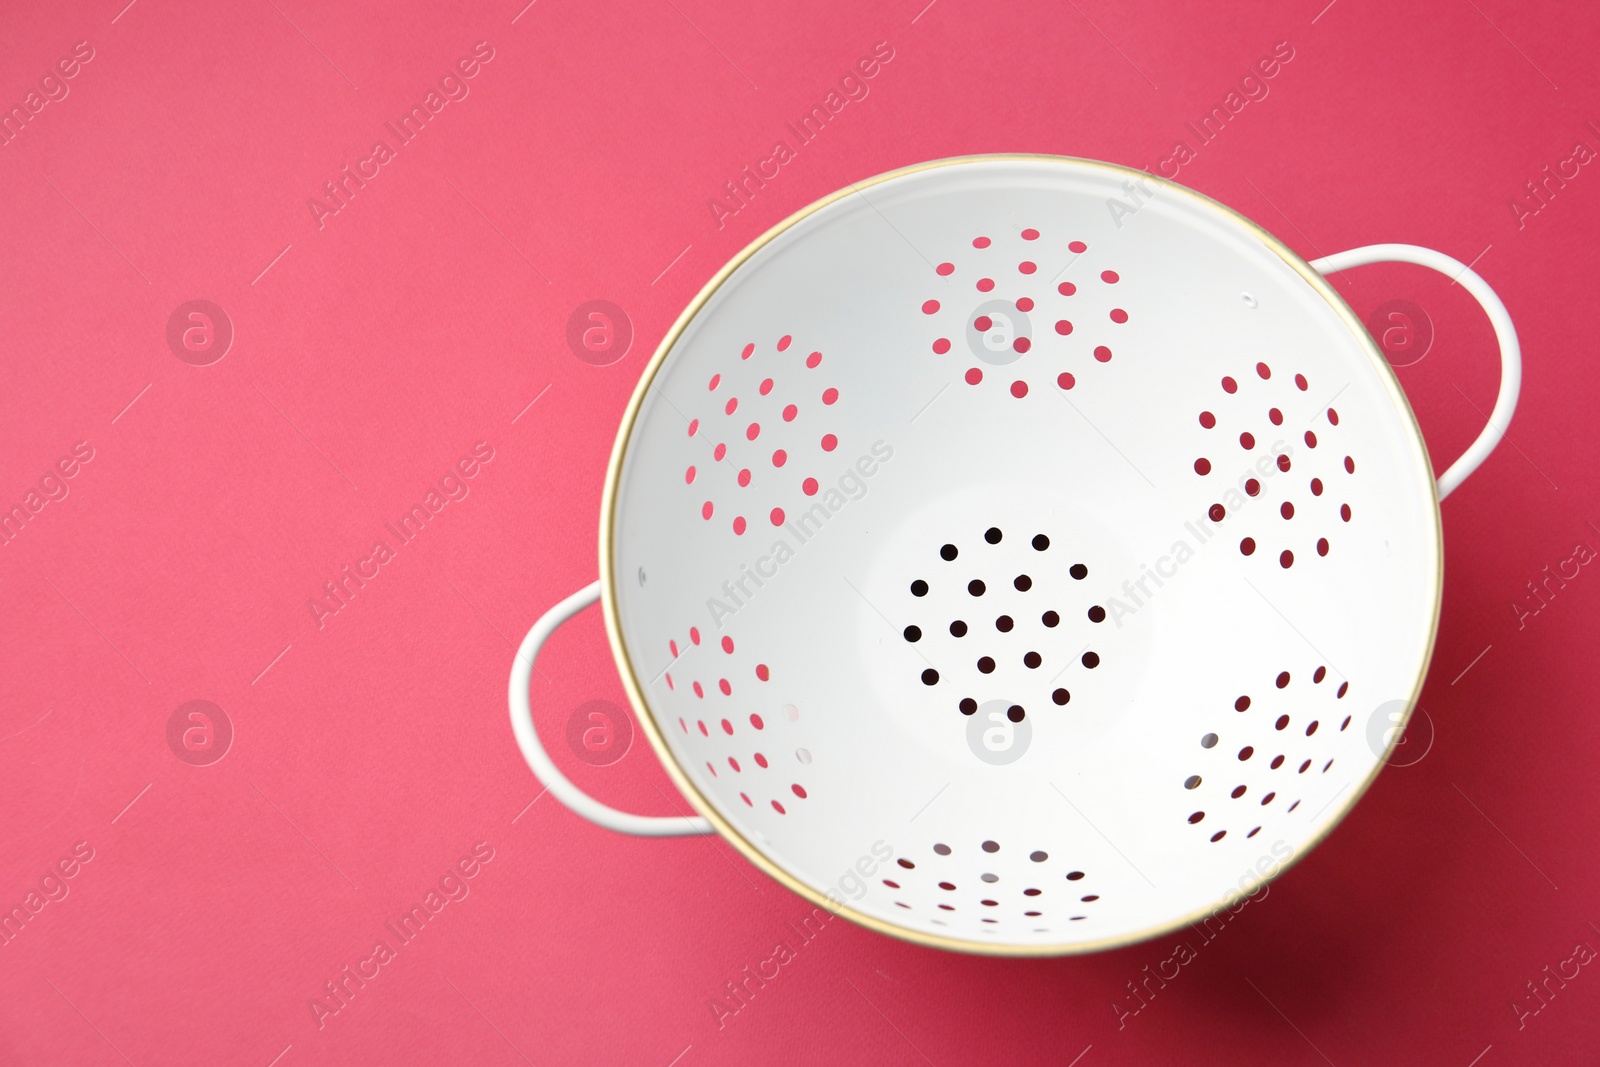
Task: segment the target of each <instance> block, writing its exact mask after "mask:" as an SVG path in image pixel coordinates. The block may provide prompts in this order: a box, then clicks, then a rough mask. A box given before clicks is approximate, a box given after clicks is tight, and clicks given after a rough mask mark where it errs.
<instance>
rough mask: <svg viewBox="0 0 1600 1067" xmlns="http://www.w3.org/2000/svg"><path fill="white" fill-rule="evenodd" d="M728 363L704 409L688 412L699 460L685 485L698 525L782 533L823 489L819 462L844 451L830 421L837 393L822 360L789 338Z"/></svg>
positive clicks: (710, 387)
mask: <svg viewBox="0 0 1600 1067" xmlns="http://www.w3.org/2000/svg"><path fill="white" fill-rule="evenodd" d="M735 354H737V357H738V358H737V359H734V356H735ZM727 363H728V367H727V369H726V370H723V371H719V372H718V373H716V374H713V375H711V377H710V379H709V380H708V381H707V382H706V392H705V400H704V402H703V403H701V404H699V405H695V407H694V410H693V411H692V412H685V414H688V415H690V416H692V417H691V418H690V419H689V425H688V434H689V436H690V437H691V438H693V439H694V442H695V444H696V445H697V446H698V451H699V453H700V454H699V455H698V457H697V458H695V460H694V462H692V463H690V464H688V466H687V467H686V468H685V469H684V471H683V484H684V486H685V490H686V492H687V494H688V496H689V498H690V501H691V503H692V505H693V506H694V507H695V508H696V509H698V511H699V513H700V517H701V519H703V520H704V521H705V522H706V523H709V524H718V526H719V528H721V529H726V530H731V531H732V532H733V534H734V535H735V536H740V537H742V536H743V535H744V533H745V531H746V530H748V529H749V528H750V525H751V524H752V523H761V524H763V525H768V524H770V525H771V526H782V525H783V524H784V523H785V522H786V521H788V514H789V512H790V511H793V510H794V509H795V508H796V507H797V506H799V507H803V506H804V501H805V500H806V498H808V497H814V496H816V495H817V493H818V492H819V490H820V489H821V486H822V483H821V482H820V481H819V480H818V478H817V475H818V474H819V473H821V470H822V463H821V461H822V457H823V456H824V454H826V453H829V452H832V451H834V450H835V449H836V448H838V447H839V438H838V435H837V434H836V433H835V432H833V429H834V428H836V421H835V420H833V419H831V418H829V415H830V414H831V412H830V409H831V408H832V407H833V405H834V404H836V403H838V401H839V390H838V389H837V388H836V387H835V386H833V385H832V384H830V383H829V381H828V373H827V371H826V369H825V368H824V360H823V355H822V353H821V352H818V351H811V352H806V351H805V350H804V348H803V347H801V346H796V345H795V344H794V338H793V337H792V336H791V335H789V334H784V335H783V336H782V337H780V338H778V340H777V342H776V344H771V345H766V346H758V345H757V344H756V343H755V342H754V341H752V342H749V343H747V344H745V346H744V347H743V348H742V349H740V350H739V351H738V352H737V353H733V352H730V353H729V354H728V360H727Z"/></svg>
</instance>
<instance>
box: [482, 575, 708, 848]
mask: <svg viewBox="0 0 1600 1067" xmlns="http://www.w3.org/2000/svg"><path fill="white" fill-rule="evenodd" d="M599 599H600V583H599V582H593V583H591V584H589V585H586V586H584V587H583V588H582V589H580V590H578V591H577V592H576V593H573V594H572V595H571V596H569V597H567V598H566V599H565V600H563V601H561V602H560V603H559V604H557V605H556V606H555V607H553V608H551V609H550V610H549V611H547V612H545V613H544V614H543V615H542V616H540V618H539V621H538V622H536V623H534V624H533V629H531V630H529V631H528V636H526V637H524V638H523V639H522V645H521V647H519V648H518V649H517V655H516V657H515V658H514V659H513V660H512V661H511V681H510V684H509V689H508V698H509V701H510V704H511V732H512V733H514V734H515V735H516V737H517V747H519V748H521V749H522V758H523V759H525V760H527V761H528V766H529V767H530V768H531V769H532V770H533V773H534V774H536V775H538V776H539V780H540V781H541V782H543V783H544V784H545V787H546V788H548V789H549V790H550V792H551V793H552V794H553V795H554V796H555V798H556V799H557V800H559V801H561V803H563V804H565V805H566V806H567V807H568V808H569V809H571V810H572V812H573V813H574V814H577V815H581V816H583V817H584V818H585V819H588V820H589V821H590V822H592V823H594V824H595V825H596V826H603V827H605V828H606V829H607V830H615V831H617V832H618V833H620V834H633V835H634V836H636V837H683V836H687V835H690V834H709V833H711V832H712V827H711V823H710V822H709V821H707V820H706V819H705V818H704V817H702V816H699V815H670V816H660V817H658V816H653V815H632V814H630V813H628V812H626V811H618V810H617V809H616V808H613V807H610V806H608V805H605V804H602V803H600V802H599V801H598V800H596V799H594V798H593V797H591V796H590V795H589V794H587V793H585V792H584V791H583V790H581V789H579V788H578V787H577V786H575V785H573V784H572V782H571V781H570V780H568V778H567V776H566V775H564V774H562V773H561V770H560V768H558V767H557V766H556V765H555V763H554V762H553V761H552V760H551V759H550V754H549V753H548V752H546V751H545V750H544V745H542V744H540V743H539V731H538V730H537V729H536V728H535V727H534V725H533V708H532V706H531V705H530V698H529V696H528V684H529V682H530V681H531V680H532V678H533V661H534V659H535V658H536V657H537V656H538V655H539V650H540V649H541V648H543V647H544V643H545V642H546V641H548V640H549V639H550V635H551V634H553V633H555V631H556V627H558V626H560V625H561V624H562V623H564V622H566V621H567V620H568V619H570V618H572V617H573V616H574V615H576V614H577V613H578V612H580V611H582V610H583V609H584V608H586V607H588V606H589V605H590V604H593V603H594V602H595V601H597V600H599Z"/></svg>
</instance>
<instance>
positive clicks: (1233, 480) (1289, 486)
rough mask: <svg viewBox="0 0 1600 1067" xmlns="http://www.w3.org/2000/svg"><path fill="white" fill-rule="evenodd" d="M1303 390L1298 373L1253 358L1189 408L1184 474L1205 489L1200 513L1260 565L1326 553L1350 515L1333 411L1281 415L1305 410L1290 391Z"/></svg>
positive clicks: (1345, 456)
mask: <svg viewBox="0 0 1600 1067" xmlns="http://www.w3.org/2000/svg"><path fill="white" fill-rule="evenodd" d="M1291 381H1292V385H1291ZM1310 388H1311V383H1310V382H1309V381H1308V380H1307V379H1306V376H1305V375H1304V374H1295V375H1294V376H1293V378H1292V380H1285V379H1283V378H1281V377H1280V378H1275V377H1274V376H1273V370H1272V368H1271V367H1270V366H1269V365H1268V364H1266V363H1264V362H1262V363H1257V364H1256V365H1255V367H1254V369H1253V370H1251V371H1250V372H1249V373H1247V374H1240V375H1237V376H1235V375H1231V374H1230V375H1225V376H1224V377H1223V378H1222V379H1221V380H1220V381H1219V382H1218V383H1217V387H1216V392H1215V393H1214V394H1213V395H1212V396H1211V398H1210V399H1209V400H1208V402H1207V406H1206V407H1205V409H1204V410H1202V411H1201V412H1200V413H1199V415H1198V419H1197V421H1198V422H1199V425H1200V430H1201V437H1200V441H1199V446H1198V447H1199V451H1200V454H1199V455H1198V456H1197V457H1196V458H1195V460H1194V472H1195V474H1196V475H1198V476H1199V477H1200V478H1202V479H1205V481H1206V484H1207V487H1208V488H1209V489H1211V490H1212V491H1213V503H1212V504H1211V505H1210V506H1209V508H1208V509H1207V517H1208V518H1209V519H1210V520H1211V522H1213V523H1216V524H1219V525H1221V524H1226V525H1227V526H1228V527H1229V533H1230V534H1231V535H1232V536H1233V537H1235V538H1236V541H1235V543H1236V544H1237V546H1238V551H1239V553H1240V554H1241V555H1243V556H1247V557H1251V558H1252V559H1253V560H1259V561H1261V562H1262V565H1263V566H1267V565H1271V564H1276V566H1277V567H1279V568H1282V569H1284V570H1288V569H1289V568H1291V567H1293V566H1294V565H1295V563H1296V562H1299V561H1306V560H1315V559H1319V558H1322V557H1326V556H1328V555H1329V554H1330V553H1332V552H1334V551H1335V550H1336V547H1337V545H1338V544H1339V535H1340V532H1341V531H1342V529H1343V527H1344V525H1345V524H1346V523H1349V522H1350V521H1351V520H1352V518H1353V517H1354V515H1353V512H1352V511H1351V508H1350V504H1349V503H1348V501H1347V499H1346V497H1345V491H1346V490H1347V488H1348V485H1349V479H1351V478H1353V477H1354V476H1355V473H1356V461H1355V457H1354V456H1352V455H1350V454H1349V452H1348V451H1346V450H1345V449H1343V448H1341V447H1340V438H1341V436H1342V435H1341V434H1340V432H1339V428H1338V427H1339V412H1338V409H1337V408H1335V407H1332V406H1329V407H1327V408H1323V409H1320V410H1318V411H1317V414H1316V415H1315V416H1314V417H1313V418H1311V419H1310V420H1306V419H1304V418H1303V417H1302V418H1300V419H1298V420H1291V417H1290V416H1287V415H1285V412H1284V409H1285V408H1289V409H1291V410H1293V411H1302V412H1303V411H1305V410H1306V405H1305V404H1303V403H1300V402H1299V400H1300V397H1299V396H1298V394H1304V393H1307V392H1309V390H1310ZM1296 423H1298V424H1296ZM1280 442H1281V444H1282V447H1275V446H1277V445H1278V444H1279V443H1280Z"/></svg>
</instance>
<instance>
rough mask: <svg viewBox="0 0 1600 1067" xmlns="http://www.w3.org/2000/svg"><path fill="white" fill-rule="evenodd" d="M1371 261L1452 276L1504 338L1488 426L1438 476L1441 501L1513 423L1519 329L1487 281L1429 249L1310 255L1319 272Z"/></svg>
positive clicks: (1374, 248)
mask: <svg viewBox="0 0 1600 1067" xmlns="http://www.w3.org/2000/svg"><path fill="white" fill-rule="evenodd" d="M1372 263H1412V264H1415V265H1416V266H1419V267H1428V268H1431V269H1433V270H1436V271H1438V272H1439V273H1440V274H1448V275H1450V277H1451V278H1452V279H1453V280H1454V281H1456V282H1458V283H1460V285H1461V287H1462V288H1463V289H1465V290H1466V291H1467V292H1468V293H1469V294H1470V295H1471V296H1472V298H1473V299H1475V300H1476V301H1477V302H1478V304H1479V305H1480V306H1481V307H1482V308H1483V310H1484V314H1486V315H1488V316H1489V325H1490V326H1492V327H1494V336H1495V340H1496V341H1498V342H1499V343H1500V395H1499V396H1498V397H1496V398H1495V402H1494V410H1493V411H1491V412H1489V422H1488V425H1486V426H1485V427H1484V428H1483V432H1482V433H1480V434H1478V439H1477V440H1475V441H1473V442H1472V444H1471V445H1469V446H1468V447H1467V450H1466V451H1465V452H1463V453H1462V454H1461V458H1460V459H1458V460H1456V461H1455V462H1454V463H1452V464H1450V466H1449V467H1448V468H1446V470H1445V472H1444V473H1443V474H1441V475H1440V476H1439V499H1440V500H1443V499H1444V498H1445V497H1447V496H1449V495H1450V494H1451V493H1452V492H1454V491H1455V488H1456V487H1457V486H1458V485H1460V484H1461V483H1462V482H1463V481H1465V480H1466V478H1467V475H1469V474H1471V473H1472V472H1473V471H1475V470H1477V469H1478V468H1479V467H1480V466H1481V465H1482V464H1483V461H1484V460H1486V459H1488V458H1489V453H1491V452H1493V451H1494V448H1495V445H1498V444H1499V443H1500V438H1502V437H1504V436H1505V433H1506V430H1507V428H1508V427H1509V426H1510V425H1511V414H1512V412H1513V411H1515V410H1516V407H1517V396H1518V394H1520V393H1521V391H1522V346H1521V344H1520V343H1519V342H1518V341H1517V329H1516V327H1515V326H1513V325H1512V324H1511V315H1510V313H1509V312H1507V311H1506V306H1505V304H1503V303H1501V302H1500V298H1499V297H1498V296H1496V295H1495V291H1494V290H1493V289H1491V288H1489V283H1488V282H1486V281H1484V280H1483V278H1481V277H1480V276H1479V275H1478V273H1477V272H1476V271H1474V270H1473V269H1472V268H1471V267H1469V266H1467V265H1466V264H1465V263H1462V262H1461V261H1460V260H1457V259H1453V258H1452V257H1450V256H1447V255H1445V254H1444V253H1443V252H1435V251H1434V250H1433V249H1431V248H1423V247H1422V246H1420V245H1402V244H1382V245H1365V246H1363V247H1361V248H1352V249H1350V250H1349V251H1348V252H1338V253H1335V254H1334V255H1331V256H1324V257H1323V258H1321V259H1316V260H1312V262H1311V269H1312V270H1314V271H1316V272H1317V273H1319V274H1332V273H1334V272H1335V271H1341V270H1347V269H1349V268H1350V267H1365V266H1367V265H1368V264H1372Z"/></svg>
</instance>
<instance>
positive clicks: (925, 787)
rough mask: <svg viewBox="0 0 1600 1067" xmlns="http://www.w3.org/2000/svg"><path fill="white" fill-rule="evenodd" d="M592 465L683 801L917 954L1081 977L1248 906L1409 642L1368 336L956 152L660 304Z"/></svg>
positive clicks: (1137, 176) (1368, 758)
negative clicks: (658, 318) (1064, 960)
mask: <svg viewBox="0 0 1600 1067" xmlns="http://www.w3.org/2000/svg"><path fill="white" fill-rule="evenodd" d="M1118 205H1120V207H1119V206H1118ZM618 450H619V451H618V457H617V462H614V463H613V465H612V474H611V478H610V482H609V484H608V486H607V497H606V508H605V515H604V517H603V533H602V545H601V555H602V559H601V569H602V581H603V584H604V588H605V596H604V602H605V608H606V612H607V619H608V625H609V626H610V628H611V632H612V636H613V646H614V649H615V651H616V653H617V658H618V663H619V666H620V667H621V669H622V673H623V677H624V680H625V682H626V683H627V685H628V687H629V689H630V693H631V695H632V697H633V699H634V700H635V703H636V705H637V708H638V710H639V712H640V717H641V720H642V722H643V724H644V727H645V730H646V732H647V734H648V735H649V736H650V738H651V740H652V742H653V743H654V744H655V745H656V747H657V750H658V751H659V753H660V754H661V755H662V757H663V760H664V762H665V763H666V764H667V766H668V768H669V770H670V771H671V772H672V773H673V776H674V779H675V780H676V781H677V783H678V784H679V786H680V787H681V788H683V790H684V791H685V793H686V794H687V795H688V796H689V797H690V798H691V799H692V800H693V801H694V802H695V804H696V806H697V807H699V808H700V809H701V810H702V811H703V812H704V813H705V814H706V815H707V816H708V817H710V818H711V819H712V820H713V822H714V824H715V825H716V826H717V828H718V829H719V830H720V831H721V832H722V833H723V834H724V835H725V836H726V837H728V839H729V840H730V841H732V842H733V843H734V844H735V845H737V846H738V847H739V848H740V849H741V850H743V851H744V852H745V853H746V854H747V855H749V856H750V857H751V858H752V859H753V860H755V861H756V862H757V863H759V864H761V865H762V866H763V867H764V868H766V869H767V870H768V871H769V872H771V873H773V874H774V875H775V876H777V877H779V878H780V879H782V880H783V881H784V882H785V884H787V885H789V886H790V887H791V888H794V889H795V890H796V891H798V892H801V893H803V894H805V895H807V896H808V897H810V898H812V899H813V900H817V901H819V902H821V901H824V900H826V901H827V902H828V903H829V905H830V906H832V907H835V908H837V909H839V910H841V911H842V912H843V913H844V914H846V915H848V916H849V917H851V918H854V919H856V920H857V921H860V922H863V923H866V924H867V925H869V926H873V927H875V928H877V929H880V930H883V931H886V932H889V933H893V934H896V935H898V936H902V937H907V938H911V939H913V940H921V941H925V942H928V943H932V944H938V945H942V946H944V947H954V948H968V949H975V950H980V951H987V952H1011V953H1047V952H1071V951H1083V950H1088V949H1094V948H1101V947H1106V946H1108V945H1114V944H1118V943H1123V942H1127V941H1131V940H1137V939H1140V938H1143V937H1148V936H1152V935H1154V934H1156V933H1159V932H1161V931H1162V930H1165V929H1169V928H1172V927H1175V926H1177V925H1180V924H1182V923H1184V922H1186V921H1194V920H1196V919H1198V918H1201V917H1203V916H1204V915H1206V914H1208V913H1209V912H1211V911H1213V910H1215V909H1216V908H1218V907H1219V906H1222V905H1224V904H1226V903H1228V902H1229V901H1230V900H1231V899H1236V898H1237V897H1238V896H1239V895H1240V894H1241V893H1245V892H1250V891H1252V890H1254V889H1255V887H1256V886H1258V885H1259V884H1260V883H1261V881H1262V880H1263V879H1264V878H1266V877H1270V876H1271V875H1272V874H1274V873H1276V872H1277V871H1279V870H1281V869H1283V867H1285V866H1286V865H1287V864H1288V863H1290V862H1293V860H1294V859H1297V858H1298V857H1299V856H1301V855H1303V854H1304V853H1305V851H1306V850H1308V849H1309V848H1310V847H1311V846H1312V845H1314V844H1315V843H1316V842H1317V841H1318V840H1320V839H1321V837H1322V836H1323V835H1324V834H1326V833H1327V832H1328V831H1329V830H1330V829H1331V828H1332V826H1333V825H1334V823H1336V822H1337V821H1338V820H1339V819H1340V818H1341V817H1342V816H1343V815H1344V813H1345V812H1346V811H1347V810H1348V809H1349V807H1350V806H1351V804H1352V803H1353V802H1354V801H1355V799H1356V798H1357V797H1358V796H1359V795H1360V793H1361V792H1362V791H1363V790H1364V789H1365V788H1366V786H1367V784H1368V783H1369V782H1370V780H1371V778H1372V777H1373V775H1374V774H1375V773H1376V771H1377V769H1378V768H1379V767H1380V766H1381V762H1382V755H1383V752H1384V749H1385V747H1386V745H1387V744H1388V742H1389V739H1390V737H1389V735H1387V734H1384V735H1380V737H1379V738H1378V740H1377V741H1374V739H1373V737H1372V736H1371V732H1370V730H1369V728H1368V727H1369V722H1370V721H1371V720H1372V717H1373V714H1374V712H1375V710H1376V709H1380V708H1384V707H1388V706H1395V707H1398V708H1400V709H1402V710H1405V709H1409V707H1410V706H1411V704H1412V703H1413V702H1414V700H1415V697H1416V694H1417V691H1418V689H1419V687H1420V684H1421V680H1422V677H1423V674H1424V672H1425V670H1426V666H1427V661H1428V658H1429V656H1430V654H1431V650H1432V642H1433V636H1434V630H1435V624H1436V620H1437V616H1438V608H1439V597H1440V588H1441V548H1440V532H1439V520H1438V504H1437V498H1436V494H1435V488H1434V482H1433V474H1432V471H1431V468H1430V466H1429V462H1428V458H1427V454H1426V451H1425V449H1424V447H1423V444H1422V441H1421V438H1420V435H1419V433H1418V430H1417V427H1416V423H1415V420H1414V419H1413V417H1412V415H1411V412H1410V408H1409V406H1408V405H1407V403H1406V401H1405V398H1404V396H1403V394H1401V392H1400V390H1399V388H1398V386H1397V384H1396V382H1395V380H1394V377H1393V375H1392V373H1391V372H1390V371H1389V369H1388V367H1387V365H1386V364H1385V363H1384V361H1383V360H1382V358H1381V357H1380V356H1379V355H1378V353H1377V351H1376V349H1375V348H1374V346H1373V344H1372V342H1371V339H1370V337H1368V336H1367V334H1366V333H1365V331H1364V330H1363V329H1362V327H1361V325H1360V323H1359V322H1358V321H1357V320H1356V319H1355V317H1354V316H1353V315H1352V314H1351V312H1350V310H1349V309H1348V307H1346V306H1345V305H1344V303H1343V301H1342V300H1340V299H1339V298H1338V297H1337V296H1336V295H1335V294H1334V292H1333V291H1332V289H1331V288H1330V287H1329V286H1328V285H1327V283H1325V282H1324V281H1323V280H1322V279H1321V278H1320V277H1319V276H1318V275H1316V274H1315V273H1314V272H1313V271H1312V270H1311V269H1310V268H1309V267H1308V266H1307V265H1306V264H1305V263H1304V262H1302V261H1301V260H1299V259H1298V258H1297V257H1295V256H1294V255H1293V253H1291V252H1290V251H1289V250H1288V249H1287V248H1285V247H1284V246H1283V245H1282V244H1281V243H1280V242H1278V241H1277V240H1276V239H1274V238H1272V237H1271V236H1270V235H1269V234H1267V233H1265V232H1264V231H1262V230H1260V229H1259V228H1257V227H1255V226H1254V225H1252V224H1250V223H1249V222H1247V221H1246V220H1244V219H1243V218H1241V217H1240V216H1238V215H1235V214H1233V213H1232V212H1230V211H1228V210H1227V209H1225V208H1222V207H1220V206H1219V205H1217V204H1215V203H1213V202H1211V201H1209V200H1207V199H1205V198H1203V197H1201V196H1199V195H1198V194H1195V193H1192V192H1190V191H1188V190H1185V189H1183V188H1181V187H1179V186H1176V185H1173V184H1170V183H1161V182H1157V181H1155V180H1153V179H1149V178H1148V177H1147V176H1146V175H1143V174H1142V173H1140V172H1136V171H1129V170H1125V169H1123V168H1119V167H1114V166H1111V165H1107V164H1099V163H1090V162H1086V161H1079V160H1066V159H1058V158H1048V157H982V158H978V159H972V160H963V161H955V162H950V163H944V164H936V165H928V166H924V167H919V168H913V169H911V170H909V171H904V172H897V173H896V174H892V175H888V176H885V177H884V178H881V179H878V180H876V181H874V182H871V183H866V184H863V185H860V186H858V187H856V188H855V189H854V190H852V191H849V192H847V193H845V194H841V195H840V196H837V197H834V198H830V199H829V200H827V201H824V202H822V203H821V204H819V205H816V206H814V207H813V208H811V209H808V210H807V211H806V212H803V213H801V215H799V216H796V218H794V219H791V220H789V221H788V222H787V223H785V224H784V225H783V226H780V227H778V228H777V229H776V230H774V231H773V232H772V233H771V234H769V235H767V237H765V238H763V239H762V241H759V242H757V244H756V245H755V246H752V249H751V250H750V251H748V252H747V254H746V255H745V256H744V257H742V258H741V259H740V260H738V261H736V262H735V263H734V264H732V265H730V267H729V268H728V269H727V270H726V271H724V272H723V274H722V275H719V276H718V278H716V279H715V280H713V282H712V283H711V284H710V285H709V286H708V287H707V289H706V291H705V292H704V293H702V294H701V297H700V298H699V299H698V300H697V301H696V303H695V304H694V305H693V306H692V307H691V308H690V309H689V311H688V312H686V313H685V315H684V317H683V318H682V319H681V320H680V322H679V323H678V325H677V326H676V327H675V328H674V331H673V333H672V334H671V335H670V336H669V337H668V339H667V340H666V342H664V344H663V346H662V349H661V351H660V352H659V353H658V355H657V358H656V360H655V361H654V363H652V365H651V367H650V368H649V370H648V371H647V373H646V375H645V378H644V381H643V382H642V383H641V386H640V389H639V392H638V394H637V396H636V398H635V402H634V405H633V406H632V407H631V408H630V411H629V416H628V418H627V419H626V420H625V423H624V426H623V428H622V431H621V434H620V436H619V440H618Z"/></svg>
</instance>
